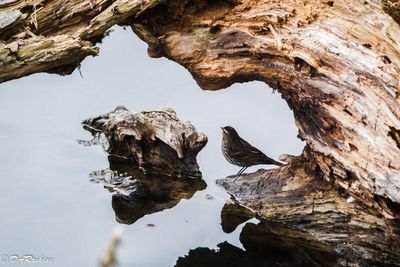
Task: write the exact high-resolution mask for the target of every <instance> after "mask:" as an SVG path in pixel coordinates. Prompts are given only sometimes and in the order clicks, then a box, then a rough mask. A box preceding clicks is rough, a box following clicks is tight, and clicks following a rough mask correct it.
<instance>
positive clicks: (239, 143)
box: [221, 126, 283, 175]
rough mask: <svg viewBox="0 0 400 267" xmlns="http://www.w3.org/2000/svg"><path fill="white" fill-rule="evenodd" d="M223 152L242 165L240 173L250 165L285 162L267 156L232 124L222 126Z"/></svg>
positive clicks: (232, 162) (229, 160)
mask: <svg viewBox="0 0 400 267" xmlns="http://www.w3.org/2000/svg"><path fill="white" fill-rule="evenodd" d="M221 129H222V145H221V149H222V154H224V157H225V158H226V160H227V161H228V162H229V163H231V164H234V165H237V166H240V167H242V168H241V169H240V171H239V172H238V175H240V174H242V173H243V172H244V171H245V170H246V169H247V168H248V167H250V166H253V165H259V164H268V165H270V164H273V165H278V166H282V165H283V164H282V163H280V162H278V161H276V160H273V159H271V158H270V157H268V156H266V155H265V154H264V153H263V152H261V151H260V150H258V149H257V148H255V147H253V146H252V145H250V144H249V143H248V142H247V141H245V140H243V139H242V138H241V137H240V136H239V134H238V133H237V132H236V130H235V129H234V128H233V127H231V126H225V127H222V128H221Z"/></svg>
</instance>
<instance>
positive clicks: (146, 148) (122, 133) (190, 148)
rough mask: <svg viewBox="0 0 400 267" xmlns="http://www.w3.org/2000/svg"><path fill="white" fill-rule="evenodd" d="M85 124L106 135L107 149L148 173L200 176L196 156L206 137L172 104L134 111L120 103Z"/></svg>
mask: <svg viewBox="0 0 400 267" xmlns="http://www.w3.org/2000/svg"><path fill="white" fill-rule="evenodd" d="M83 124H84V125H85V126H86V128H87V129H89V130H91V131H94V132H96V131H100V132H102V133H103V134H104V135H105V137H106V138H107V141H108V147H107V151H108V153H110V154H113V155H116V156H119V157H120V158H121V159H126V160H132V161H133V162H134V163H136V164H137V165H138V167H139V168H140V169H141V170H142V171H143V172H144V173H145V174H158V175H163V176H177V177H201V172H200V169H199V166H198V164H197V160H196V156H197V154H198V153H199V152H200V150H201V149H202V148H203V147H204V146H205V145H206V143H207V137H206V136H205V135H204V134H202V133H198V132H197V131H196V129H195V128H194V126H193V125H191V124H190V123H189V122H185V123H184V122H182V121H180V120H179V119H178V117H177V116H176V113H175V111H174V110H172V109H171V108H167V109H165V110H164V111H149V112H138V113H133V112H130V111H128V110H127V109H126V108H124V107H117V108H116V109H115V110H114V111H112V112H110V113H107V114H105V115H101V116H99V117H96V118H92V119H88V120H85V121H84V122H83Z"/></svg>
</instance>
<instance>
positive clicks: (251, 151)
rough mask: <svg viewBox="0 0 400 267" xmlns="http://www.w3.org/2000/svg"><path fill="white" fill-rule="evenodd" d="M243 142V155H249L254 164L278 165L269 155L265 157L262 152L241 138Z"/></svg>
mask: <svg viewBox="0 0 400 267" xmlns="http://www.w3.org/2000/svg"><path fill="white" fill-rule="evenodd" d="M240 141H241V153H244V154H247V155H248V157H251V158H252V161H254V163H256V162H257V163H266V164H276V163H277V162H276V161H275V160H273V159H271V158H270V157H268V156H267V155H265V154H264V153H263V152H262V151H260V150H259V149H257V148H255V147H254V146H252V145H251V144H250V143H249V142H247V141H246V140H244V139H242V138H240Z"/></svg>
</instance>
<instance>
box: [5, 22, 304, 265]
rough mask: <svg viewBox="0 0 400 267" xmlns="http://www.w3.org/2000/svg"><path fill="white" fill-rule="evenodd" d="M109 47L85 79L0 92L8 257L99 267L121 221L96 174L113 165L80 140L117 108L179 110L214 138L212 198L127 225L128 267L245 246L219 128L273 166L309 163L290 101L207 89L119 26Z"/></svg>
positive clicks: (205, 160)
mask: <svg viewBox="0 0 400 267" xmlns="http://www.w3.org/2000/svg"><path fill="white" fill-rule="evenodd" d="M100 49H101V50H100V56H98V57H95V58H87V59H85V60H84V62H83V63H82V67H81V72H82V75H83V78H81V76H80V74H79V72H78V71H75V72H74V73H73V74H72V75H70V76H67V77H60V76H56V75H50V74H36V75H32V76H29V77H25V78H21V79H18V80H15V81H10V82H6V83H4V84H1V85H0V147H1V150H0V175H1V179H0V183H1V185H0V213H1V215H2V218H1V221H0V233H1V239H0V254H7V255H12V254H17V255H27V254H30V255H34V256H37V257H39V256H46V257H51V258H54V264H43V265H40V264H35V266H66V267H67V266H68V267H69V266H76V267H78V266H85V267H86V266H98V263H99V258H100V257H101V255H103V254H104V253H105V251H106V248H107V246H108V242H109V239H110V235H111V232H112V229H113V228H114V227H115V225H116V224H117V222H116V218H115V213H114V211H113V209H112V206H111V201H112V195H111V194H110V193H109V192H108V191H107V190H105V189H104V188H103V187H102V186H101V185H99V184H94V183H92V182H90V179H89V173H91V172H93V171H96V170H102V169H106V168H108V167H109V164H108V161H107V154H106V152H104V150H103V149H102V147H101V146H89V147H87V146H82V145H81V144H79V143H78V141H77V140H90V139H91V136H90V133H88V132H86V131H85V130H83V128H82V125H81V122H82V121H83V120H84V119H87V118H89V117H93V116H97V115H100V114H103V113H105V112H108V111H111V110H113V109H114V108H115V107H116V106H118V105H124V106H125V107H127V108H128V109H129V110H131V111H143V110H156V109H159V108H160V107H162V106H171V107H173V108H174V109H175V110H176V112H177V115H178V117H179V118H180V119H182V120H188V121H190V122H191V123H192V124H193V125H194V126H195V127H196V128H197V130H198V131H201V132H204V133H205V134H206V135H207V136H208V138H209V142H208V144H207V146H206V147H205V148H204V149H203V150H202V151H201V152H200V154H199V156H198V162H199V165H200V168H201V171H202V173H203V176H204V177H203V179H204V180H205V182H206V183H207V188H206V189H204V190H201V191H197V192H195V193H194V195H193V197H191V198H190V199H182V200H181V201H179V203H178V204H177V205H175V206H173V207H171V208H169V209H165V210H163V211H158V212H155V213H152V214H148V215H146V216H144V217H142V218H140V219H138V220H137V221H135V222H134V223H133V224H130V225H124V226H123V228H124V234H123V238H122V244H121V246H120V247H119V249H118V259H119V262H120V264H121V266H140V267H150V266H151V267H153V266H154V267H158V266H159V267H162V266H174V265H175V263H176V262H177V259H178V258H179V257H183V256H185V255H187V254H188V253H189V251H190V250H191V249H196V248H198V247H206V248H209V249H215V248H217V245H218V244H220V243H223V242H224V241H228V242H229V243H230V244H231V245H233V246H236V247H239V248H242V244H241V242H240V241H239V234H240V232H241V230H242V228H243V225H241V226H239V227H238V228H237V229H236V230H235V231H234V232H233V233H230V234H227V233H224V232H223V231H222V228H221V225H220V223H221V209H222V207H223V206H224V204H225V202H226V200H227V199H229V197H230V196H229V195H228V194H227V193H225V192H224V190H223V189H222V188H219V187H218V186H217V185H216V184H215V181H216V179H219V178H222V177H225V176H228V175H231V174H234V173H236V172H237V171H238V167H235V166H232V165H230V164H229V163H227V162H226V161H225V159H224V158H223V156H222V153H221V151H220V141H221V129H220V127H221V126H225V125H232V126H234V127H235V128H236V129H237V130H238V132H239V134H240V135H241V136H243V137H244V138H246V139H247V140H248V141H249V142H250V143H252V144H254V145H256V146H257V147H258V148H259V149H261V150H262V151H264V152H265V153H266V154H268V155H269V156H271V157H273V158H275V159H276V158H278V156H279V155H280V154H283V153H287V154H295V155H296V154H299V153H300V152H301V150H302V148H303V143H301V142H300V141H299V139H297V138H296V135H297V129H296V127H295V124H294V119H293V114H292V112H291V111H290V110H289V108H288V107H287V105H286V103H285V102H284V100H282V99H281V97H280V95H279V94H278V93H273V92H272V89H271V88H269V87H268V86H266V85H265V84H263V83H261V82H252V83H245V84H235V85H233V86H231V87H230V88H229V89H226V90H220V91H216V92H208V91H203V90H201V89H200V88H199V87H198V86H197V84H196V83H195V81H194V80H193V79H192V78H191V76H190V74H189V73H188V72H187V70H185V69H184V68H183V67H181V66H179V65H178V64H176V63H174V62H172V61H168V60H167V59H151V58H149V57H148V56H147V53H146V45H145V44H144V43H143V42H142V41H140V40H139V39H138V38H137V37H136V36H134V34H133V33H132V32H131V30H130V29H127V30H123V29H122V28H115V30H114V32H113V33H112V34H111V35H110V36H109V37H107V38H106V39H105V40H104V41H103V43H102V44H101V45H100ZM261 167H263V166H258V167H256V168H254V167H253V168H251V169H248V170H247V172H250V171H252V170H256V169H257V168H261ZM253 220H254V219H253ZM148 225H154V226H153V227H149V226H148ZM0 266H1V265H0Z"/></svg>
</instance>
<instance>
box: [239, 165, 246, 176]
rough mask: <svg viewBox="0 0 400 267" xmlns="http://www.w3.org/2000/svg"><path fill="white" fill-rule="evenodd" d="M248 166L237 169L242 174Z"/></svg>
mask: <svg viewBox="0 0 400 267" xmlns="http://www.w3.org/2000/svg"><path fill="white" fill-rule="evenodd" d="M247 168H248V167H243V168H242V169H241V170H240V171H239V175H242V173H243V172H244V171H245V170H246V169H247Z"/></svg>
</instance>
